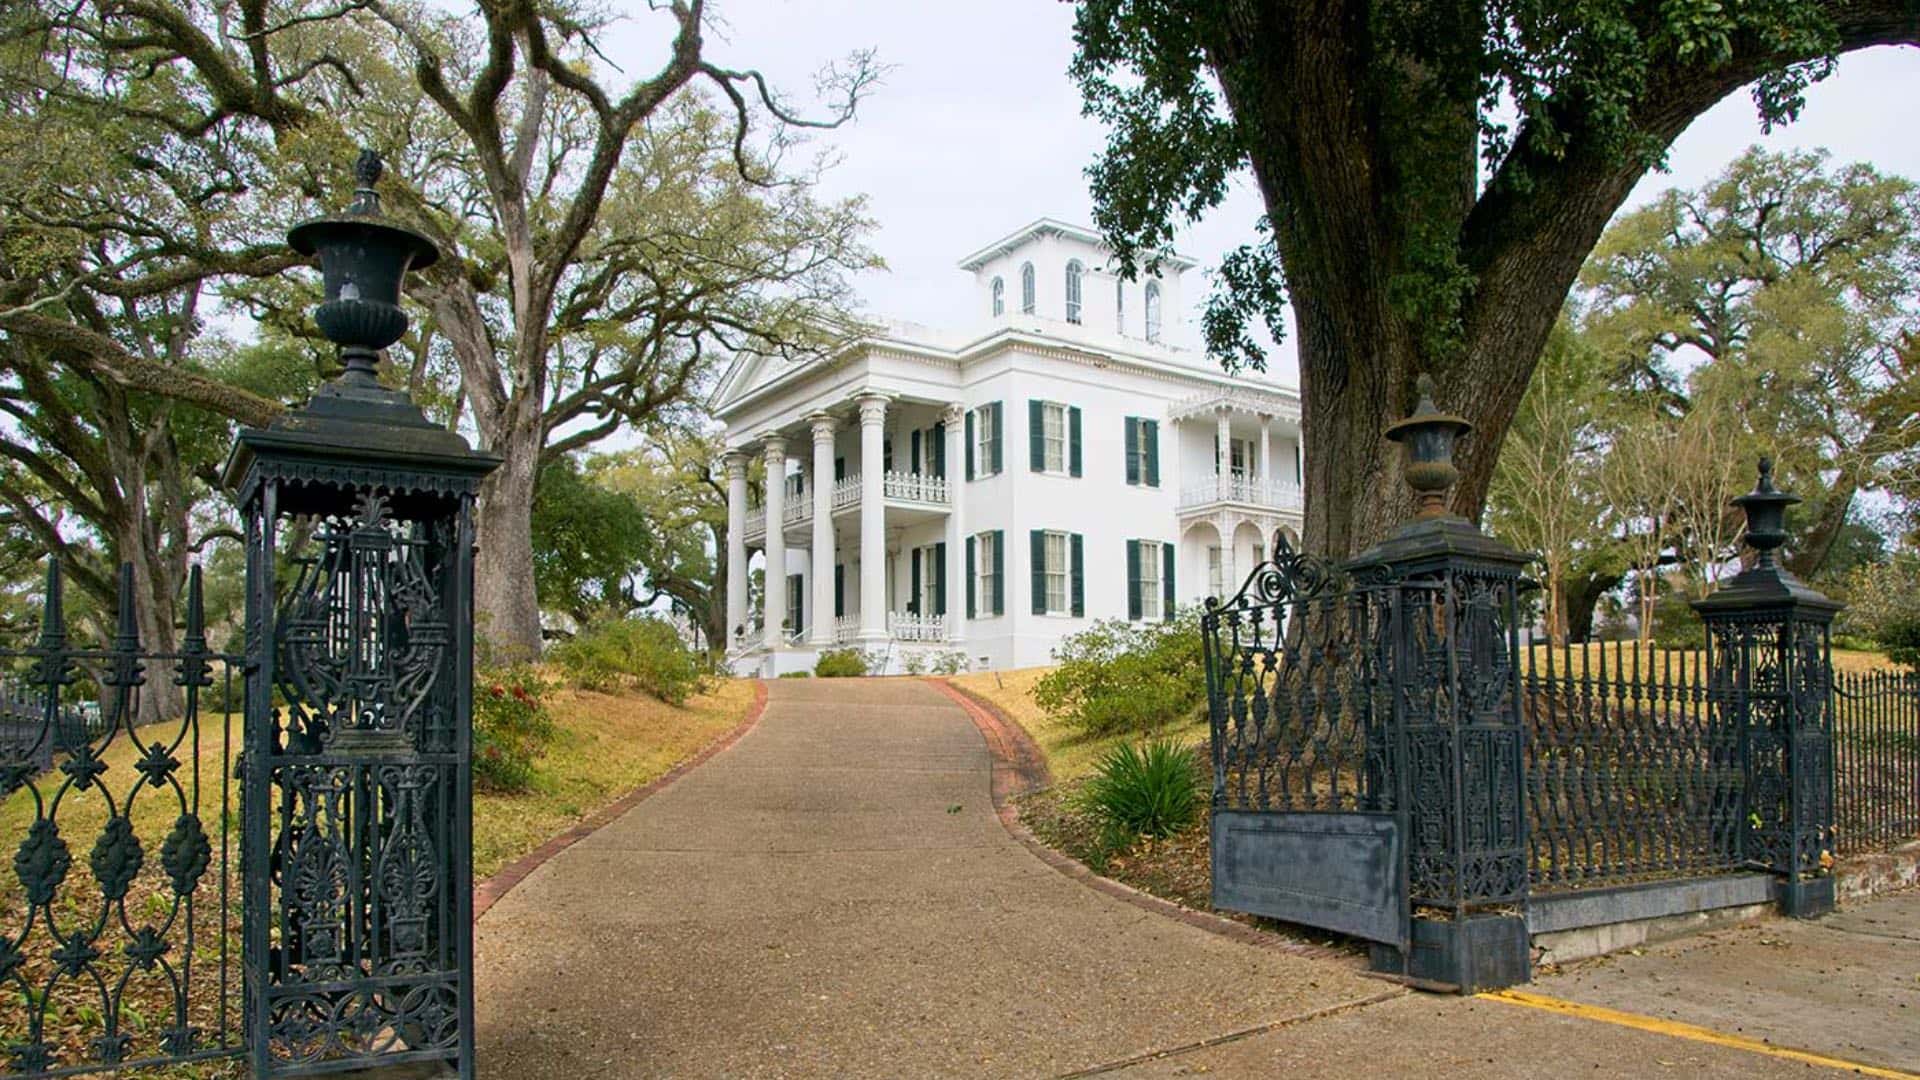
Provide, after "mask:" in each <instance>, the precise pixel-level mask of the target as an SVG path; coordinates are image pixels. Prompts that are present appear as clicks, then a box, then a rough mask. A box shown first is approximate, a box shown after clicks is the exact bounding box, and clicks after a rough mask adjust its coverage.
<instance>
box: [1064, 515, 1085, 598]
mask: <svg viewBox="0 0 1920 1080" xmlns="http://www.w3.org/2000/svg"><path fill="white" fill-rule="evenodd" d="M1067 546H1068V548H1069V550H1068V552H1067V555H1068V558H1069V559H1070V562H1069V563H1068V564H1067V577H1068V582H1067V588H1068V589H1069V590H1070V592H1071V593H1072V597H1073V617H1074V618H1076V619H1077V618H1079V617H1081V616H1082V615H1085V614H1086V613H1087V574H1086V560H1085V559H1084V558H1083V557H1082V556H1083V554H1084V549H1085V547H1086V544H1085V543H1084V542H1083V541H1082V540H1081V538H1080V534H1079V533H1074V534H1073V536H1072V537H1071V538H1069V541H1068V545H1067Z"/></svg>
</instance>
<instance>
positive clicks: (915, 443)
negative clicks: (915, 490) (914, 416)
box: [907, 428, 920, 476]
mask: <svg viewBox="0 0 1920 1080" xmlns="http://www.w3.org/2000/svg"><path fill="white" fill-rule="evenodd" d="M907 462H908V466H907V469H908V471H909V472H911V473H913V475H915V476H919V475H920V429H919V428H914V429H913V432H912V437H911V438H909V439H908V440H907Z"/></svg>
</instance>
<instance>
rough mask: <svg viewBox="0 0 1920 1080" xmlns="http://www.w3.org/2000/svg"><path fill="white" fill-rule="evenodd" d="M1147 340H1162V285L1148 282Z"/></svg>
mask: <svg viewBox="0 0 1920 1080" xmlns="http://www.w3.org/2000/svg"><path fill="white" fill-rule="evenodd" d="M1147 340H1148V341H1159V340H1160V283H1159V282H1157V281H1149V282H1147Z"/></svg>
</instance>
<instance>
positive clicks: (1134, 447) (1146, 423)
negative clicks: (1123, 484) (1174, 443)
mask: <svg viewBox="0 0 1920 1080" xmlns="http://www.w3.org/2000/svg"><path fill="white" fill-rule="evenodd" d="M1126 455H1127V460H1126V465H1127V483H1128V484H1131V485H1134V486H1139V485H1141V484H1144V485H1146V486H1147V487H1159V486H1160V425H1159V423H1158V422H1157V421H1154V420H1148V419H1145V418H1143V417H1138V416H1129V417H1127V426H1126Z"/></svg>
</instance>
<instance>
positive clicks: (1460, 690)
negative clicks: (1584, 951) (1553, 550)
mask: <svg viewBox="0 0 1920 1080" xmlns="http://www.w3.org/2000/svg"><path fill="white" fill-rule="evenodd" d="M1396 588H1397V590H1398V593H1399V595H1398V598H1397V604H1396V606H1397V609H1398V611H1399V615H1400V617H1399V626H1400V633H1399V634H1398V635H1397V636H1396V648H1397V650H1398V653H1397V656H1396V658H1395V663H1394V672H1395V675H1394V688H1395V691H1396V693H1397V695H1398V699H1399V715H1400V718H1401V722H1402V724H1403V725H1404V735H1403V739H1404V742H1405V746H1406V760H1407V765H1406V770H1407V777H1408V779H1407V784H1406V818H1407V821H1408V828H1409V835H1408V842H1407V849H1408V863H1409V866H1408V887H1409V892H1410V895H1411V899H1412V902H1413V903H1415V904H1420V905H1428V906H1432V907H1438V908H1447V909H1451V910H1453V911H1455V912H1456V913H1458V912H1464V911H1466V910H1468V909H1471V908H1474V907H1480V906H1485V905H1489V904H1500V903H1509V902H1514V901H1517V900H1520V899H1522V898H1523V897H1524V896H1525V895H1526V891H1527V883H1528V875H1527V851H1526V813H1525V806H1524V805H1523V799H1524V794H1523V787H1522V778H1523V776H1524V762H1523V760H1522V752H1521V748H1522V745H1523V742H1524V739H1523V734H1522V730H1521V726H1520V723H1519V719H1518V713H1519V708H1518V698H1519V693H1518V691H1519V681H1518V672H1517V664H1518V657H1517V655H1516V653H1517V649H1516V643H1517V631H1516V627H1517V623H1518V612H1517V604H1516V600H1515V592H1516V588H1517V581H1516V579H1515V576H1514V575H1513V574H1511V573H1508V572H1497V573H1489V572H1480V571H1475V570H1472V569H1465V568H1454V569H1446V570H1442V571H1439V572H1436V573H1433V574H1426V575H1420V576H1415V577H1410V578H1408V579H1406V580H1404V581H1402V582H1400V583H1398V584H1397V586H1396Z"/></svg>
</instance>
